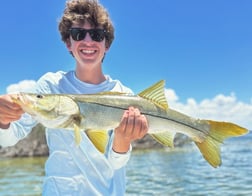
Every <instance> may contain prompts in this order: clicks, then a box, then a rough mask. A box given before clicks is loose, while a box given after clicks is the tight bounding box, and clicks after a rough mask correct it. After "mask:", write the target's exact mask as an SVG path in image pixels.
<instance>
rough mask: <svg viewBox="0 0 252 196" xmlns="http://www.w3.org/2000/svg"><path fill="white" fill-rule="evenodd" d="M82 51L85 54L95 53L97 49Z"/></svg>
mask: <svg viewBox="0 0 252 196" xmlns="http://www.w3.org/2000/svg"><path fill="white" fill-rule="evenodd" d="M81 52H82V53H85V54H93V53H95V50H81Z"/></svg>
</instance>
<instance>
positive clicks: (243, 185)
mask: <svg viewBox="0 0 252 196" xmlns="http://www.w3.org/2000/svg"><path fill="white" fill-rule="evenodd" d="M222 159H223V164H222V166H221V167H220V168H218V169H213V168H211V167H210V166H209V165H208V164H207V162H206V161H205V160H204V159H203V158H202V157H201V155H200V153H199V151H198V150H197V149H196V147H195V146H194V145H189V146H187V147H183V148H176V149H174V150H172V151H169V150H155V151H141V152H139V151H138V152H134V153H133V155H132V157H131V160H130V162H129V164H128V168H127V181H128V182H127V193H126V195H127V196H128V195H192V196H197V195H239V196H242V195H252V134H249V135H247V136H245V137H242V138H234V139H230V140H228V141H226V142H225V145H224V146H223V147H222ZM44 162H45V158H21V159H20V158H15V159H1V160H0V195H2V196H5V195H6V196H7V195H8V196H11V195H19V196H22V195H24V196H30V195H32V196H36V195H41V186H42V181H43V175H44V169H43V168H44Z"/></svg>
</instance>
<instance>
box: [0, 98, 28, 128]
mask: <svg viewBox="0 0 252 196" xmlns="http://www.w3.org/2000/svg"><path fill="white" fill-rule="evenodd" d="M12 96H13V95H9V94H6V95H0V128H2V129H7V128H8V127H9V126H10V123H11V122H13V121H16V120H18V119H20V117H21V115H22V114H23V113H24V111H23V110H22V108H21V107H20V106H19V105H18V104H16V103H14V102H13V101H12V99H11V97H12Z"/></svg>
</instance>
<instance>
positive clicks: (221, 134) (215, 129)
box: [13, 80, 248, 167]
mask: <svg viewBox="0 0 252 196" xmlns="http://www.w3.org/2000/svg"><path fill="white" fill-rule="evenodd" d="M13 100H14V102H16V103H18V104H19V105H20V106H21V107H22V108H23V110H24V111H25V112H27V113H29V114H30V115H32V116H33V117H34V118H35V119H37V120H38V122H40V123H42V124H43V125H44V126H45V127H48V128H65V129H69V130H74V131H75V139H76V143H80V141H81V136H80V132H79V131H80V130H85V132H86V133H87V135H88V136H89V138H90V140H91V141H92V142H93V143H94V145H95V146H96V147H97V149H98V150H100V151H101V152H104V149H105V146H106V144H107V139H108V137H107V132H106V131H107V130H111V129H113V128H115V127H117V126H118V124H119V122H120V120H121V117H122V115H123V112H124V111H125V110H127V109H128V108H129V106H133V107H137V108H139V110H140V111H141V113H142V114H144V115H145V116H146V118H147V120H148V124H149V130H148V134H150V135H151V136H152V137H153V138H154V139H155V140H157V141H158V142H160V143H161V144H163V145H166V146H170V147H173V140H174V137H175V134H176V133H178V132H179V133H182V134H184V135H187V136H188V137H189V138H191V139H192V140H193V141H194V142H195V144H196V145H197V146H198V148H199V150H200V151H201V153H202V155H203V157H204V158H205V159H206V160H207V161H208V162H209V164H210V165H212V166H213V167H218V166H220V165H221V155H220V144H221V143H223V140H224V139H226V138H229V137H234V136H240V135H243V134H246V133H247V132H248V130H247V129H245V128H243V127H240V126H238V125H236V124H233V123H229V122H217V121H212V120H200V119H195V118H192V117H189V116H187V115H185V114H182V113H179V112H177V111H175V110H172V109H170V108H169V107H168V103H167V100H166V97H165V94H164V81H163V80H162V81H160V82H158V83H156V84H154V85H153V86H151V87H150V88H148V89H146V90H144V91H143V92H141V93H139V94H138V95H129V94H124V93H119V92H102V93H98V94H81V95H73V94H29V93H20V94H18V95H17V96H13Z"/></svg>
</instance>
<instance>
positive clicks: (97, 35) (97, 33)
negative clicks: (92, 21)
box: [89, 29, 105, 42]
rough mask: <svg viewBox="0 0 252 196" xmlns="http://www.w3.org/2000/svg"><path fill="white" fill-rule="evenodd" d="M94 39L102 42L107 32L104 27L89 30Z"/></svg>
mask: <svg viewBox="0 0 252 196" xmlns="http://www.w3.org/2000/svg"><path fill="white" fill-rule="evenodd" d="M89 34H90V37H91V38H92V40H94V41H97V42H101V41H102V40H103V39H104V37H105V32H104V30H103V29H93V30H90V31H89Z"/></svg>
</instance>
